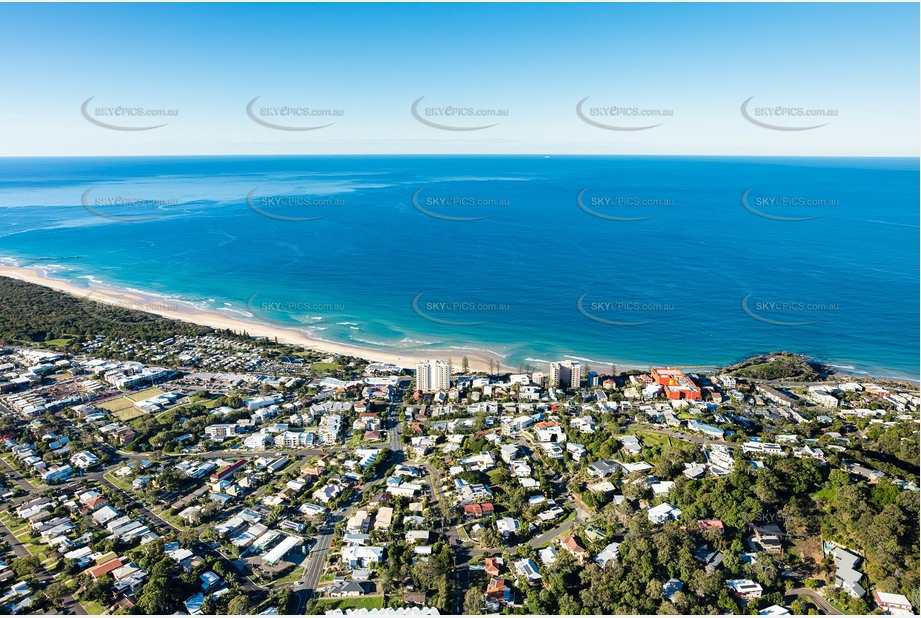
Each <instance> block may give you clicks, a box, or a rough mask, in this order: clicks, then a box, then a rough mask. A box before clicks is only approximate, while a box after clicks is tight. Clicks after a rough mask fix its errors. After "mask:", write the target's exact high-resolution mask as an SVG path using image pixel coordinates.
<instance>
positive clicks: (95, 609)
mask: <svg viewBox="0 0 921 618" xmlns="http://www.w3.org/2000/svg"><path fill="white" fill-rule="evenodd" d="M80 605H82V606H83V607H84V608H85V609H86V611H87V612H89V613H90V614H92V615H93V616H99V615H101V614H103V613H104V612H105V611H106V608H105V607H103V606H102V605H100V604H99V603H97V602H96V601H81V602H80Z"/></svg>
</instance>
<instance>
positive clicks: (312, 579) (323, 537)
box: [292, 423, 405, 615]
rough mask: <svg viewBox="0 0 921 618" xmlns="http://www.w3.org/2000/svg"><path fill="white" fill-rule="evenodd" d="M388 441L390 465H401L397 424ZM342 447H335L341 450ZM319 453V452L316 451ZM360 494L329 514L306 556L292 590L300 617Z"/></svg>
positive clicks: (318, 583) (314, 590)
mask: <svg viewBox="0 0 921 618" xmlns="http://www.w3.org/2000/svg"><path fill="white" fill-rule="evenodd" d="M389 434H390V435H389V439H388V443H387V447H388V448H389V449H390V451H391V458H392V459H391V463H401V462H402V461H403V460H404V459H405V454H404V453H403V443H402V441H401V439H400V425H399V424H398V423H397V424H395V425H394V426H393V427H392V428H391V429H390V430H389ZM342 448H344V447H337V450H342ZM317 452H319V451H317ZM360 499H361V494H360V493H356V494H355V495H353V496H352V498H351V499H350V500H349V501H348V502H347V503H346V504H344V505H342V506H340V507H339V508H338V509H336V510H335V511H333V512H332V513H330V515H329V517H328V518H327V520H326V522H325V523H324V524H323V527H322V528H320V531H319V532H320V534H319V536H318V537H317V539H316V543H315V544H314V546H313V548H312V549H311V551H310V554H309V555H308V556H307V566H306V567H305V568H304V576H303V578H302V579H301V581H300V584H295V585H294V586H293V587H292V589H293V590H294V593H295V595H297V605H296V607H295V611H294V613H295V614H296V615H302V614H303V613H304V611H305V609H306V607H307V603H308V601H309V600H310V599H311V598H313V597H314V596H316V595H317V588H318V587H319V585H320V578H321V577H322V574H323V566H324V565H325V564H326V556H327V554H328V553H329V549H330V547H331V546H332V544H333V537H334V536H335V534H334V533H335V529H336V524H337V523H339V522H340V521H342V520H343V519H345V518H346V517H347V516H349V514H350V512H351V511H352V509H353V508H354V507H355V506H356V504H357V503H358V502H359V501H360Z"/></svg>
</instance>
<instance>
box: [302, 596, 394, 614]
mask: <svg viewBox="0 0 921 618" xmlns="http://www.w3.org/2000/svg"><path fill="white" fill-rule="evenodd" d="M382 607H384V597H383V596H374V597H357V598H346V599H320V600H319V601H317V609H320V608H322V609H323V611H327V610H331V609H380V608H382Z"/></svg>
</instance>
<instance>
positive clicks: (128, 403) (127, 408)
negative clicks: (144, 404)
mask: <svg viewBox="0 0 921 618" xmlns="http://www.w3.org/2000/svg"><path fill="white" fill-rule="evenodd" d="M163 392H164V391H162V390H160V389H159V388H146V389H144V390H142V391H138V392H137V393H131V394H130V395H125V396H124V397H119V398H118V399H113V400H111V401H107V402H105V403H103V404H100V405H99V407H100V408H103V409H104V410H108V411H109V412H111V413H112V414H114V415H115V418H117V419H118V420H120V421H123V422H127V421H130V420H133V419H136V418H138V417H141V416H144V415H145V414H147V413H146V412H143V411H141V410H138V409H137V408H135V407H134V403H135V402H136V401H141V400H142V399H150V398H151V397H156V396H157V395H162V394H163Z"/></svg>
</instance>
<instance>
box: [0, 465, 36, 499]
mask: <svg viewBox="0 0 921 618" xmlns="http://www.w3.org/2000/svg"><path fill="white" fill-rule="evenodd" d="M0 461H2V462H3V465H4V466H6V468H7V470H9V475H10V476H11V477H12V478H13V480H14V481H16V482H17V483H19V486H20V487H22V488H23V489H25V490H26V491H28V492H33V491H39V489H40V488H38V487H36V486H35V485H33V484H32V483H31V481H29V479H27V478H26V477H24V476H23V475H22V474H20V473H19V470H17V469H16V468H14V467H13V466H11V465H10V464H9V462H8V461H7V460H5V459H2V458H0Z"/></svg>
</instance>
